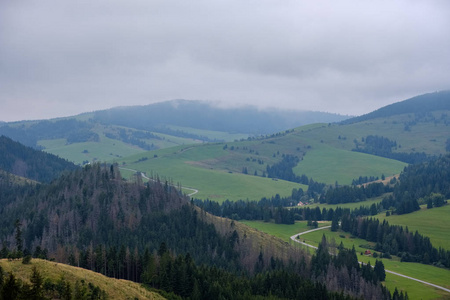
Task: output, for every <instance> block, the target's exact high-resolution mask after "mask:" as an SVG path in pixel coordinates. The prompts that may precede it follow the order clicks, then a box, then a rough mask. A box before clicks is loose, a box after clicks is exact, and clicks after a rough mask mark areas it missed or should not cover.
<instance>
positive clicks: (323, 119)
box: [93, 100, 348, 135]
mask: <svg viewBox="0 0 450 300" xmlns="http://www.w3.org/2000/svg"><path fill="white" fill-rule="evenodd" d="M346 118H348V117H347V116H342V115H337V114H331V113H324V112H312V111H294V110H290V111H287V110H277V109H273V110H259V109H258V108H256V107H254V106H245V107H237V108H220V107H217V106H214V105H212V104H210V103H208V102H202V101H192V100H172V101H167V102H160V103H155V104H150V105H144V106H128V107H116V108H112V109H108V110H102V111H96V112H94V117H93V119H94V120H96V121H99V122H101V123H103V124H108V125H109V124H114V125H121V126H127V127H133V128H137V129H141V130H152V131H156V130H155V128H158V127H161V126H168V125H175V126H182V127H192V128H197V129H207V130H214V131H223V132H229V133H249V134H255V135H260V134H271V133H275V132H278V131H283V130H287V129H290V128H294V127H298V126H301V125H306V124H311V123H333V122H339V121H342V120H344V119H346Z"/></svg>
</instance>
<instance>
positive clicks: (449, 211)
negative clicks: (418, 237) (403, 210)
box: [376, 204, 450, 250]
mask: <svg viewBox="0 0 450 300" xmlns="http://www.w3.org/2000/svg"><path fill="white" fill-rule="evenodd" d="M376 217H377V218H379V219H380V220H383V219H385V220H386V221H388V222H389V224H390V225H402V226H408V229H409V231H411V232H415V231H416V230H417V231H418V232H419V233H420V234H422V235H424V236H427V237H429V238H430V241H431V243H432V244H433V246H434V247H436V248H439V247H442V248H444V249H447V250H450V222H449V221H448V220H450V204H447V205H444V206H442V207H435V208H432V209H427V208H426V205H422V206H421V210H419V211H415V212H413V213H410V214H404V215H391V216H389V217H386V214H379V215H377V216H376Z"/></svg>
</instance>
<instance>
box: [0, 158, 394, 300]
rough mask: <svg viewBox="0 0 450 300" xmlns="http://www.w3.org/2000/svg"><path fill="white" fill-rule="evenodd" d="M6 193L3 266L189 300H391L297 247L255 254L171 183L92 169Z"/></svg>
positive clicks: (365, 279)
mask: <svg viewBox="0 0 450 300" xmlns="http://www.w3.org/2000/svg"><path fill="white" fill-rule="evenodd" d="M1 184H2V187H8V188H2V189H1V191H2V197H1V201H2V203H1V211H0V214H1V216H2V218H1V219H0V222H1V224H0V225H1V228H2V231H1V241H2V244H3V246H2V250H1V251H0V255H1V256H2V257H3V258H10V259H17V258H19V257H21V256H32V257H38V258H44V259H55V260H56V261H58V262H64V263H69V264H72V265H75V266H80V267H83V268H86V269H91V270H94V271H97V272H100V273H102V274H105V275H107V276H110V277H114V278H123V279H129V280H133V281H136V282H141V283H144V284H146V285H148V286H150V287H153V288H156V289H159V290H162V291H165V292H167V293H173V294H174V295H176V296H179V297H190V298H198V299H205V298H211V297H212V298H220V297H222V298H224V299H239V298H242V299H243V298H249V297H250V298H255V297H256V298H257V297H269V298H270V297H272V298H273V299H279V298H295V297H303V296H305V297H308V298H309V297H310V296H311V297H312V298H316V299H350V298H352V297H366V296H368V295H369V294H376V295H378V297H377V298H378V299H389V292H388V291H387V290H385V289H384V288H383V287H382V286H381V285H380V283H379V282H380V278H378V277H376V278H378V279H374V278H375V277H374V276H373V275H370V276H369V275H364V276H363V275H362V274H363V270H361V269H359V268H354V270H353V269H351V268H349V267H348V266H346V265H344V264H342V263H339V262H337V261H335V260H334V259H330V258H329V257H322V256H320V257H319V258H314V257H313V258H310V257H309V256H308V255H307V254H306V253H305V252H303V251H301V250H300V249H297V248H295V247H292V246H286V249H285V250H283V253H280V252H278V251H277V250H275V248H274V247H267V248H266V249H263V248H259V247H252V244H253V242H252V241H251V239H252V238H251V237H248V236H245V235H242V233H241V232H240V230H239V229H238V228H237V227H235V225H233V223H232V222H231V223H229V222H228V223H220V222H219V223H217V222H211V220H212V218H211V217H210V216H208V215H207V214H206V212H204V211H202V210H200V209H198V208H197V207H196V206H194V205H193V204H192V203H191V202H190V201H189V199H187V198H185V197H184V196H183V195H181V194H180V192H179V191H178V189H177V188H176V187H174V186H173V185H172V184H171V183H170V182H159V181H158V180H157V181H156V182H149V183H147V184H143V183H142V181H141V179H140V178H139V176H137V178H136V181H135V182H131V183H130V182H125V181H123V179H122V177H121V174H120V171H119V169H118V167H117V166H115V165H100V164H94V165H88V166H86V167H84V168H83V169H77V170H75V171H73V172H70V173H65V174H63V175H62V176H61V177H60V178H59V179H57V180H55V181H53V182H52V183H50V184H35V185H29V184H28V185H14V184H13V183H11V182H2V183H1ZM324 243H326V241H324ZM289 249H290V250H289ZM341 251H344V250H341ZM343 255H344V254H343ZM353 259H356V256H355V257H354V258H353ZM333 278H334V279H333ZM342 278H344V279H345V280H343V279H342ZM351 278H361V279H358V284H357V285H355V284H354V281H353V280H352V279H351ZM344 290H345V291H346V292H345V293H342V291H344Z"/></svg>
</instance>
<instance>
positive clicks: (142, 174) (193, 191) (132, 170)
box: [119, 167, 198, 197]
mask: <svg viewBox="0 0 450 300" xmlns="http://www.w3.org/2000/svg"><path fill="white" fill-rule="evenodd" d="M119 169H122V170H127V171H131V172H136V173H141V176H142V177H143V178H145V179H147V180H151V181H155V182H156V180H154V179H152V178H149V177H147V175H145V174H144V173H142V172H141V171H138V170H134V169H129V168H123V167H119ZM181 188H182V189H186V190H191V191H192V193H190V194H187V196H188V197H191V196H193V195H195V194H197V193H198V190H197V189H194V188H191V187H186V186H182V187H181Z"/></svg>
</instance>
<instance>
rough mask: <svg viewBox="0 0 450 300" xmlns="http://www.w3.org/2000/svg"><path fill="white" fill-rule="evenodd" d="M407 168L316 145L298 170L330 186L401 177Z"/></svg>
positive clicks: (360, 154)
mask: <svg viewBox="0 0 450 300" xmlns="http://www.w3.org/2000/svg"><path fill="white" fill-rule="evenodd" d="M406 165H407V164H405V163H402V162H399V161H396V160H392V159H386V158H382V157H378V156H373V155H368V154H364V153H359V152H353V151H347V150H342V149H338V148H333V147H331V146H329V145H324V144H316V145H314V144H313V146H312V150H311V151H308V152H307V154H306V156H305V158H304V159H303V161H301V162H300V163H299V164H298V165H297V166H296V167H295V168H294V172H295V173H296V174H302V173H306V174H307V175H308V177H312V178H313V179H314V180H315V181H319V182H324V183H328V184H335V183H336V182H338V183H339V184H345V185H348V184H351V183H352V180H353V179H355V178H358V177H359V176H374V177H381V175H382V174H384V175H385V176H392V175H395V174H398V173H400V171H401V170H403V168H404V167H405V166H406Z"/></svg>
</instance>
